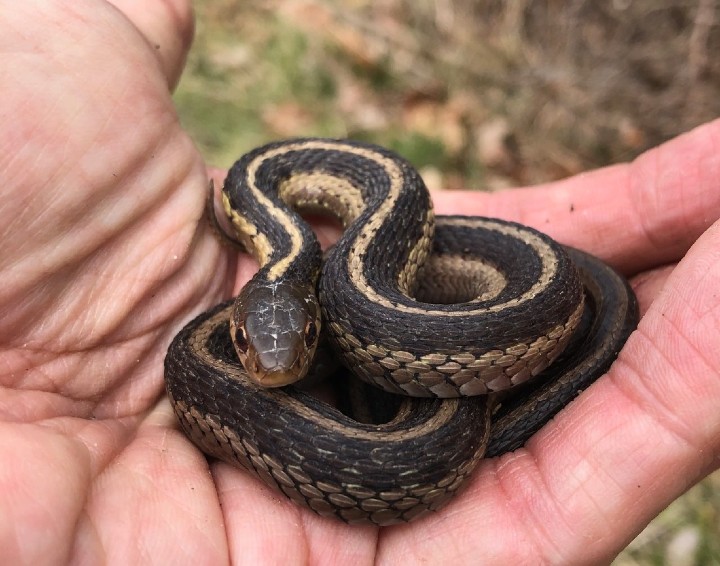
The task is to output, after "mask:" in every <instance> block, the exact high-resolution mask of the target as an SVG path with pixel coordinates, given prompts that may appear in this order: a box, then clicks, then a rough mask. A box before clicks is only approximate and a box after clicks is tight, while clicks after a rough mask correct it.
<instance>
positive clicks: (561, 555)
mask: <svg viewBox="0 0 720 566" xmlns="http://www.w3.org/2000/svg"><path fill="white" fill-rule="evenodd" d="M718 288H720V223H718V224H716V225H714V226H713V227H712V228H711V229H710V230H708V231H707V232H706V233H705V234H704V235H703V236H702V237H701V238H700V239H699V240H698V242H697V243H696V244H695V245H694V246H693V247H692V248H691V249H690V251H689V252H688V254H687V256H686V258H685V259H684V260H683V261H682V262H681V263H680V264H679V265H678V266H677V268H676V269H675V270H674V271H673V272H672V273H671V274H670V275H669V276H668V278H667V281H666V283H665V286H664V288H663V289H662V291H661V292H660V294H659V296H658V297H657V298H656V299H655V301H654V302H653V304H652V305H651V306H650V308H649V309H648V312H647V314H646V316H645V317H644V318H643V320H642V321H641V323H640V326H639V328H638V330H637V331H636V332H635V333H633V334H632V336H631V337H630V339H629V341H628V343H627V344H626V346H625V348H624V349H623V351H622V352H621V354H620V357H619V358H618V361H617V362H616V363H615V364H614V365H613V367H612V368H611V370H610V372H609V373H608V375H607V376H606V377H605V378H602V379H601V380H599V381H598V382H597V383H595V385H593V386H592V387H591V388H590V389H589V390H588V391H587V392H586V393H584V394H583V395H580V396H579V397H578V398H577V400H576V401H574V402H573V403H572V404H571V405H569V406H568V407H567V408H566V409H565V410H564V411H562V412H561V413H560V414H559V415H558V416H557V417H556V418H555V419H554V420H553V421H551V423H549V424H548V425H547V426H546V427H545V428H544V429H542V430H541V431H540V432H539V433H538V434H536V435H535V437H533V438H532V439H531V440H530V441H529V442H528V444H527V446H526V448H524V449H521V450H518V451H516V452H514V453H512V454H508V455H506V456H503V457H501V458H499V459H495V460H492V461H489V462H486V463H484V464H483V465H481V468H480V470H479V473H477V475H476V477H475V478H473V482H472V484H471V486H470V488H469V489H468V490H467V492H465V493H464V494H462V495H460V496H459V497H458V499H457V500H455V501H454V502H453V503H452V504H451V505H450V506H448V508H446V509H447V511H446V512H445V513H440V514H439V515H438V516H436V517H432V518H431V519H430V520H429V521H428V522H427V523H425V524H423V525H421V526H422V533H424V535H423V534H422V533H421V532H420V531H419V530H417V531H416V530H415V529H414V528H413V525H410V526H408V527H403V528H401V529H398V530H396V531H391V532H390V533H388V534H387V536H386V538H385V539H384V540H382V541H381V543H382V544H383V548H382V554H381V556H382V558H381V559H380V560H379V563H393V559H397V558H399V557H400V556H403V557H404V558H405V559H406V560H405V562H406V563H412V560H408V557H412V556H416V557H418V558H420V557H422V558H424V559H425V560H427V561H428V562H429V563H432V562H433V561H434V560H433V559H434V558H438V552H439V550H438V548H439V546H440V545H441V543H442V545H443V546H444V547H445V548H446V549H447V548H449V549H455V553H454V554H453V555H451V556H448V555H447V554H445V555H444V556H443V559H444V560H447V561H449V562H452V561H462V559H463V558H467V557H468V556H471V555H473V553H482V554H481V555H482V556H483V557H484V559H485V560H486V561H487V562H488V563H525V562H547V563H553V564H555V563H563V564H581V563H583V564H584V563H592V564H594V563H607V562H609V561H610V559H611V558H612V557H613V556H614V555H615V554H616V553H617V552H618V551H619V550H620V549H622V548H623V547H624V546H625V545H626V544H627V543H628V542H629V541H630V540H631V539H632V537H634V536H635V535H636V534H637V533H638V532H639V531H640V530H641V529H642V528H643V527H644V526H645V525H646V524H647V523H648V522H649V521H650V519H651V518H652V517H654V516H655V515H656V514H657V513H659V512H660V511H661V510H662V509H663V508H664V507H665V506H666V505H667V504H668V503H669V502H670V501H671V500H673V499H674V498H676V497H677V496H679V495H680V494H681V493H682V492H683V491H685V490H686V489H687V488H688V487H689V486H690V485H692V484H693V483H695V482H697V481H698V480H699V479H700V478H702V477H703V476H704V475H706V474H707V473H709V472H710V471H712V470H713V468H715V467H716V466H717V458H718V451H719V450H720V413H719V412H718V411H717V399H720V380H719V379H718V375H720V340H719V338H718V336H719V333H718V327H719V326H720V318H718V312H720V294H718V293H717V289H718ZM436 532H437V533H438V534H437V536H435V534H433V535H432V536H428V533H436ZM478 533H479V534H478ZM489 533H495V536H483V535H485V534H489ZM468 541H470V542H468ZM523 549H525V550H523ZM508 552H510V553H511V554H510V556H508V554H507V553H508ZM477 555H480V554H477ZM509 558H512V561H509V560H508V559H509ZM503 559H504V561H503ZM418 561H419V560H418Z"/></svg>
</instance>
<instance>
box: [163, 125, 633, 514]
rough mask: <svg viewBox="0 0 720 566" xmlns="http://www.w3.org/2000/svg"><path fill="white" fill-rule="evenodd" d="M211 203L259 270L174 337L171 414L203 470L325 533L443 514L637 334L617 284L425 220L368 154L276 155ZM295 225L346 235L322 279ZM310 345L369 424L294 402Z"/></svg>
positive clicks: (476, 230)
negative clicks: (243, 483) (264, 488)
mask: <svg viewBox="0 0 720 566" xmlns="http://www.w3.org/2000/svg"><path fill="white" fill-rule="evenodd" d="M222 197H223V205H224V208H225V211H226V213H227V215H228V217H229V219H230V220H231V221H232V224H233V226H234V228H235V230H236V232H237V237H238V239H239V240H240V241H241V242H242V244H243V245H244V247H245V248H246V249H247V250H248V251H250V252H251V253H252V254H253V255H254V256H255V258H256V259H257V260H258V263H259V266H260V267H259V270H258V272H257V273H256V275H255V276H254V277H253V279H252V280H251V281H250V283H248V284H247V285H246V286H245V287H244V288H243V290H242V291H241V293H240V295H239V296H238V298H236V299H235V300H233V301H229V302H226V303H223V304H221V305H218V306H217V307H215V308H214V309H212V310H210V311H208V312H206V313H203V314H202V315H200V316H199V317H197V318H196V319H195V320H193V321H191V322H190V323H189V324H187V325H186V326H185V328H183V329H182V330H181V331H180V333H179V334H178V335H177V336H176V337H175V339H174V340H173V342H172V344H171V345H170V348H169V350H168V354H167V356H166V360H165V379H166V385H167V390H168V394H169V397H170V400H171V403H172V405H173V408H174V410H175V413H176V414H177V416H178V418H179V421H180V424H181V427H182V428H183V430H184V431H185V433H186V434H187V435H188V436H189V437H190V439H191V440H192V441H193V442H194V443H195V444H196V445H197V446H199V447H200V448H201V449H202V450H203V451H204V452H205V453H207V454H208V455H210V456H214V457H216V458H220V459H222V460H225V461H227V462H230V463H233V464H239V465H241V466H242V467H244V468H247V469H248V470H250V471H251V472H253V473H254V474H256V475H257V476H259V477H260V478H261V479H262V480H263V481H265V482H266V483H267V484H268V485H270V486H272V487H274V488H275V489H277V490H279V491H281V492H282V493H284V494H285V495H287V496H288V497H290V498H291V499H293V500H295V501H296V502H299V503H301V504H304V505H306V506H308V507H309V508H311V509H313V510H314V511H316V512H317V513H320V514H321V515H329V516H335V517H337V518H340V519H342V520H344V521H347V522H351V523H356V522H372V523H375V524H378V525H386V524H392V523H396V522H400V521H409V520H412V519H414V518H416V517H419V516H422V515H424V514H425V513H427V512H428V511H431V510H436V509H439V508H440V507H442V506H443V505H444V504H445V503H446V502H447V501H448V500H449V499H450V498H451V497H452V495H453V494H454V493H455V492H457V491H458V489H459V488H460V487H461V486H462V484H463V483H464V481H465V480H466V479H467V478H468V476H469V475H470V473H471V472H472V470H473V468H474V467H475V465H476V464H477V462H478V461H479V459H480V458H482V457H483V456H484V455H485V456H494V455H498V454H501V453H503V452H506V451H509V450H514V449H515V448H517V447H519V446H521V445H522V444H523V443H524V442H525V440H526V439H527V438H528V437H529V436H530V435H532V434H533V433H534V432H535V431H537V430H538V429H539V428H540V427H541V426H542V425H543V424H544V423H545V422H547V421H548V420H549V419H550V418H551V417H552V416H553V415H554V414H555V413H557V411H558V410H560V409H561V408H562V407H563V406H565V405H566V404H567V403H568V402H569V401H570V400H571V399H572V398H573V397H574V396H575V395H577V394H578V392H579V391H581V390H582V389H584V388H586V387H587V386H588V385H590V384H591V383H592V382H593V381H594V380H595V379H596V378H597V377H599V376H600V375H601V374H602V373H604V372H605V371H607V369H608V368H609V366H610V364H611V363H612V361H613V360H614V359H615V357H616V356H617V353H618V351H619V350H620V348H621V347H622V345H623V343H624V342H625V340H626V339H627V336H628V335H629V333H630V332H631V331H632V330H633V328H634V327H635V325H636V323H637V305H636V301H635V297H634V295H633V293H632V291H631V290H630V288H629V287H628V285H627V283H626V282H625V281H624V280H623V279H622V278H621V277H620V276H619V275H617V274H616V273H615V272H614V271H613V270H612V269H611V268H609V267H607V266H606V265H605V264H603V263H602V262H600V261H599V260H597V259H595V258H593V257H591V256H589V255H587V254H585V253H583V252H580V251H578V250H574V249H570V248H565V247H563V246H561V245H560V244H558V243H556V242H554V241H553V240H551V239H550V238H549V237H547V236H545V235H543V234H541V233H539V232H537V231H535V230H532V229H530V228H527V227H523V226H521V225H518V224H514V223H512V222H506V221H501V220H495V219H490V218H479V217H478V218H475V217H462V216H452V217H434V215H433V211H432V205H431V201H430V197H429V193H428V192H427V190H426V189H425V187H424V184H423V182H422V180H421V179H420V177H419V175H418V174H417V172H416V171H415V170H414V169H413V168H412V167H411V166H410V165H409V164H408V163H407V162H406V161H404V160H403V159H402V158H400V157H399V156H396V155H395V154H393V153H391V152H389V151H387V150H384V149H382V148H379V147H376V146H372V145H368V144H362V143H358V142H352V141H341V140H324V139H300V140H289V141H282V142H277V143H274V144H270V145H267V146H264V147H261V148H258V149H256V150H254V151H252V152H250V153H248V154H246V155H245V156H243V157H242V158H241V159H240V160H238V161H237V162H236V164H235V165H234V166H233V167H232V168H231V170H230V172H229V173H228V177H227V179H226V181H225V185H224V187H223V192H222ZM294 209H302V210H310V211H318V210H322V211H326V212H330V213H331V214H333V215H335V216H336V217H337V218H338V219H339V220H340V222H341V223H342V224H343V226H344V228H345V230H344V233H343V235H342V236H341V238H340V240H339V241H338V242H337V243H336V244H335V245H334V246H333V247H332V248H331V249H330V250H329V252H328V253H327V255H326V258H325V259H324V261H321V250H320V246H319V244H318V243H317V240H316V239H315V237H314V235H313V233H312V231H311V229H310V228H309V226H308V225H307V224H306V223H305V222H304V221H303V220H302V219H301V217H300V216H299V215H298V214H297V212H295V210H294ZM316 289H317V297H318V298H316V293H315V291H316ZM321 326H322V327H324V332H325V336H327V337H328V340H329V342H330V343H331V345H332V348H333V350H334V351H335V352H336V353H337V355H338V356H339V357H340V358H341V359H342V361H343V363H344V364H345V365H346V366H348V367H350V368H351V369H352V372H353V373H354V374H355V375H356V376H357V377H359V378H360V380H362V383H365V384H371V386H366V385H353V386H352V387H351V389H350V390H351V391H355V392H357V391H361V392H362V393H363V395H365V396H366V397H370V398H372V399H373V402H376V403H377V406H378V407H379V408H378V409H377V411H376V412H375V413H374V415H373V416H371V417H364V418H360V417H358V416H357V414H356V415H355V417H356V418H353V416H351V415H352V411H353V409H352V407H355V406H357V403H356V402H354V399H356V397H357V396H356V395H355V393H350V394H347V395H346V396H344V397H343V395H344V394H341V400H340V405H341V407H340V408H337V407H335V406H331V405H329V404H327V403H324V402H322V401H320V400H318V399H316V398H315V397H314V396H312V395H310V394H309V393H307V392H305V391H303V390H301V389H300V388H298V387H297V386H295V385H290V383H292V382H293V381H295V380H297V379H300V378H301V377H302V376H303V375H304V374H305V373H306V372H307V371H308V368H309V367H310V365H311V360H312V357H313V354H314V352H315V349H316V347H317V343H318V339H319V336H320V330H321ZM568 344H569V346H568ZM566 346H567V349H566ZM239 360H240V361H242V365H241V363H240V361H239ZM552 362H555V363H553V364H552V366H551V367H548V366H549V365H550V364H551V363H552ZM243 366H244V367H243ZM339 379H341V380H343V381H348V382H349V381H350V378H349V377H347V376H345V377H340V378H339ZM383 390H384V391H383ZM343 391H344V390H343ZM363 398H365V397H363ZM343 407H344V408H343ZM348 407H350V408H348ZM341 409H342V410H341ZM361 421H362V422H361ZM366 421H369V422H366Z"/></svg>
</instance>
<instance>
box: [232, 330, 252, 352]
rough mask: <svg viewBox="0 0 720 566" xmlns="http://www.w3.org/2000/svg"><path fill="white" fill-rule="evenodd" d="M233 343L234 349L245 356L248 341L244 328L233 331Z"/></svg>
mask: <svg viewBox="0 0 720 566" xmlns="http://www.w3.org/2000/svg"><path fill="white" fill-rule="evenodd" d="M233 342H234V343H235V348H236V349H238V350H240V351H241V352H243V353H244V354H247V351H248V347H249V345H248V340H247V335H246V334H245V327H244V326H238V327H237V328H236V330H235V336H234V337H233Z"/></svg>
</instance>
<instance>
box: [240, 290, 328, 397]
mask: <svg viewBox="0 0 720 566" xmlns="http://www.w3.org/2000/svg"><path fill="white" fill-rule="evenodd" d="M319 336H320V306H319V304H318V301H317V298H316V296H315V293H314V289H312V288H310V287H308V286H301V285H298V284H294V283H289V282H271V283H268V282H260V281H258V282H255V281H251V282H250V283H248V284H247V285H246V286H245V287H244V288H243V290H242V291H241V292H240V295H238V297H237V299H235V304H234V305H233V309H232V314H231V316H230V337H231V339H232V342H233V345H234V346H235V351H236V352H237V354H238V357H239V359H240V362H241V363H242V365H243V366H244V367H245V370H246V371H247V373H248V376H249V377H250V379H251V380H253V381H255V382H256V383H258V384H259V385H260V386H262V387H280V386H283V385H288V384H290V383H293V382H295V381H298V380H299V379H302V378H303V377H305V375H306V374H307V372H308V369H309V367H310V363H311V362H312V358H313V356H314V355H315V349H316V348H317V344H318V338H319Z"/></svg>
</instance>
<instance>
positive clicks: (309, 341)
mask: <svg viewBox="0 0 720 566" xmlns="http://www.w3.org/2000/svg"><path fill="white" fill-rule="evenodd" d="M315 340H317V325H316V324H315V323H314V322H313V321H312V320H311V321H309V322H308V323H307V325H306V326H305V346H306V347H307V348H312V346H313V344H315Z"/></svg>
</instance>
